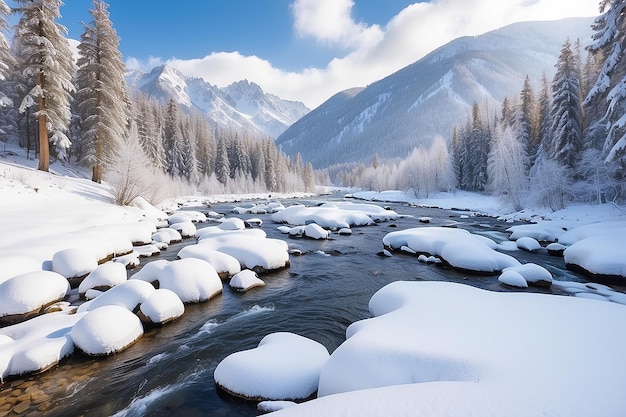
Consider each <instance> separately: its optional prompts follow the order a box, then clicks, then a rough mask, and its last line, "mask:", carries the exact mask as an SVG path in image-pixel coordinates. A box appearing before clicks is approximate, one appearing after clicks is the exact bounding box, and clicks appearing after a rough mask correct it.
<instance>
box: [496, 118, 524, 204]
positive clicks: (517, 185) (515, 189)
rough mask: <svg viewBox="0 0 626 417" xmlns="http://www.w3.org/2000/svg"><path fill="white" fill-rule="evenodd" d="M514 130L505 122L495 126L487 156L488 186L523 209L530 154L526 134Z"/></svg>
mask: <svg viewBox="0 0 626 417" xmlns="http://www.w3.org/2000/svg"><path fill="white" fill-rule="evenodd" d="M512 130H513V128H512V127H510V126H509V127H505V125H502V124H501V125H500V126H499V127H498V128H496V130H495V134H494V136H493V141H492V144H491V149H490V152H489V160H488V167H489V189H490V191H491V192H492V193H493V194H496V195H502V196H504V197H505V198H506V200H507V201H509V202H510V203H511V204H512V205H513V208H514V209H515V210H521V209H522V208H523V205H522V198H523V196H524V194H525V192H526V191H528V186H527V184H528V176H527V174H526V172H527V167H526V164H525V161H526V159H527V156H526V149H525V146H524V143H523V142H522V140H524V135H523V134H520V133H519V132H516V133H514V132H513V131H512Z"/></svg>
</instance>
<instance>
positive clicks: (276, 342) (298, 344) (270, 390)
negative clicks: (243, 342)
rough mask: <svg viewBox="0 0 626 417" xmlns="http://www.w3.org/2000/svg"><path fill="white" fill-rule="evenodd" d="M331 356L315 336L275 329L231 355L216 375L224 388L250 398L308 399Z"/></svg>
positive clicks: (234, 393)
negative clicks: (250, 345)
mask: <svg viewBox="0 0 626 417" xmlns="http://www.w3.org/2000/svg"><path fill="white" fill-rule="evenodd" d="M328 358H329V354H328V350H327V349H326V348H325V347H324V346H323V345H322V344H320V343H318V342H316V341H314V340H311V339H308V338H305V337H303V336H300V335H297V334H294V333H287V332H279V333H272V334H269V335H267V336H265V337H264V338H263V339H262V340H261V342H260V343H259V345H258V346H257V347H256V348H254V349H249V350H244V351H241V352H236V353H233V354H231V355H229V356H227V357H226V358H225V359H223V360H222V361H221V362H220V363H219V364H218V365H217V368H215V372H214V374H213V375H214V378H215V382H216V384H217V385H218V386H219V387H220V388H221V389H223V390H225V391H227V392H229V393H231V394H233V395H236V396H239V397H243V398H246V399H256V400H298V399H306V398H309V397H310V396H311V395H313V394H314V393H315V391H316V390H317V386H318V382H319V376H320V371H321V369H322V366H323V365H324V364H325V363H326V361H327V360H328Z"/></svg>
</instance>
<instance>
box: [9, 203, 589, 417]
mask: <svg viewBox="0 0 626 417" xmlns="http://www.w3.org/2000/svg"><path fill="white" fill-rule="evenodd" d="M291 203H292V202H291V201H286V202H285V205H289V204H291ZM306 203H309V204H310V203H312V202H311V201H307V202H306ZM384 205H385V206H387V205H388V206H390V208H391V209H393V210H394V211H396V212H397V213H398V214H400V215H401V216H400V218H398V219H397V220H396V221H391V222H383V223H378V224H376V225H374V226H368V227H360V228H354V229H353V234H352V235H349V236H340V235H337V234H333V235H332V237H331V238H330V239H328V240H321V241H317V240H309V239H302V238H289V237H287V236H286V235H283V234H281V233H280V232H279V231H278V230H277V226H278V225H277V224H274V223H272V222H271V216H270V215H242V216H238V217H240V218H242V219H247V218H250V217H255V218H260V219H262V220H263V225H262V226H261V227H262V228H263V229H264V230H265V231H266V232H267V234H268V236H269V237H273V238H279V239H283V240H286V241H287V242H288V243H289V247H290V248H291V249H299V250H300V251H301V252H302V255H291V257H290V260H291V266H290V267H289V268H287V269H284V270H280V271H277V272H273V273H270V274H267V275H263V276H262V277H261V278H262V279H263V280H264V281H265V283H266V286H265V287H260V288H255V289H252V290H250V291H248V292H246V293H238V292H234V291H232V290H231V289H230V288H229V287H228V282H227V281H225V282H224V288H223V291H222V294H221V295H219V296H217V297H215V298H213V299H211V300H210V301H208V302H206V303H202V304H196V305H187V306H186V311H185V314H184V316H183V317H182V318H180V319H179V320H177V321H175V322H173V323H170V324H167V325H165V326H164V327H162V328H159V329H154V330H150V331H148V332H147V333H146V334H145V335H144V336H143V337H142V338H141V339H140V340H139V341H138V342H137V343H135V344H134V345H133V346H131V347H130V348H128V349H127V350H125V351H124V352H122V353H120V354H117V355H115V356H111V357H106V358H90V357H87V356H83V355H77V354H75V355H73V356H72V357H70V358H68V359H65V360H63V361H62V362H61V364H60V365H59V366H57V367H55V368H54V369H51V370H49V371H46V372H45V373H42V374H40V375H33V376H29V377H26V378H19V379H12V380H9V381H6V382H5V383H4V384H3V385H2V386H1V387H2V391H1V392H0V416H1V415H4V414H2V410H3V404H6V403H7V401H8V400H7V399H9V398H19V396H20V395H27V394H28V395H29V397H28V398H29V401H30V403H29V408H28V409H27V412H28V415H46V416H79V415H85V416H111V415H119V416H180V415H184V416H186V417H193V416H256V415H258V414H259V413H258V411H257V410H256V403H253V402H248V401H243V400H238V399H234V398H232V397H230V396H228V395H226V394H223V393H221V392H219V391H218V390H217V389H216V387H215V384H214V382H213V371H214V369H215V367H216V366H217V364H218V363H219V362H220V361H221V360H222V359H224V358H225V357H226V356H228V355H229V354H231V353H233V352H236V351H240V350H244V349H250V348H254V347H256V346H257V344H258V343H259V341H260V340H261V339H262V338H263V337H264V336H265V335H267V334H269V333H272V332H279V331H288V332H293V333H297V334H300V335H302V336H305V337H308V338H311V339H314V340H316V341H318V342H320V343H322V344H323V345H324V346H326V348H327V349H328V350H329V352H331V353H332V352H333V351H334V350H335V349H336V348H337V347H338V346H339V345H340V344H341V343H342V342H343V341H344V339H345V329H346V327H347V326H348V325H349V324H351V323H353V322H355V321H357V320H360V319H363V318H367V317H369V316H370V314H369V312H368V308H367V306H368V301H369V299H370V297H371V296H372V295H373V294H374V293H375V292H376V291H377V290H378V289H380V288H382V287H383V286H384V285H386V284H388V283H390V282H393V281H397V280H438V281H451V282H462V283H466V284H469V285H473V286H476V287H480V288H484V289H489V290H494V291H511V290H510V289H506V288H504V287H503V286H501V285H500V284H499V283H498V281H497V276H480V275H468V274H462V273H459V272H456V271H454V270H452V269H451V268H448V267H439V266H434V265H427V264H425V263H420V262H418V261H417V258H416V257H414V256H410V255H406V254H394V256H392V257H383V256H378V255H377V253H378V252H380V251H381V250H382V239H383V237H384V236H385V235H386V234H387V233H389V232H392V231H395V230H403V229H407V228H411V227H418V226H427V225H425V224H424V223H421V222H420V221H419V219H420V218H422V217H429V218H430V219H431V222H430V224H429V225H430V226H440V225H446V226H456V227H463V228H466V229H468V230H470V231H472V232H474V233H481V234H485V235H488V236H490V237H491V238H494V239H496V240H497V239H506V238H507V236H508V234H507V233H506V232H505V230H506V228H508V227H509V226H511V224H510V223H503V222H499V221H497V220H496V219H492V218H488V217H474V216H471V215H469V216H468V214H469V213H467V212H463V211H453V210H440V209H429V208H416V207H410V206H408V205H405V204H384ZM234 206H235V204H219V205H215V206H214V207H212V208H211V210H212V211H216V212H219V213H224V214H226V215H227V216H233V215H232V214H231V210H232V208H233V207H234ZM212 224H214V223H210V222H207V223H203V224H199V225H198V227H203V226H207V225H212ZM192 243H195V241H194V239H187V240H185V241H183V242H182V243H179V244H173V245H171V246H170V247H169V248H168V249H167V250H166V251H164V252H163V253H162V254H161V255H159V256H156V257H152V258H147V259H144V260H143V263H146V262H150V261H152V260H156V259H163V258H164V259H170V260H172V259H175V258H176V253H177V252H178V251H179V250H180V248H182V247H183V246H184V245H187V244H192ZM511 254H512V255H514V256H515V257H517V258H518V259H520V260H521V261H522V262H535V263H538V264H540V265H543V266H545V267H547V268H548V269H549V270H550V271H551V272H552V274H553V275H554V278H555V279H557V280H570V281H581V280H582V278H581V276H579V275H577V274H576V273H574V272H571V271H568V270H567V269H565V267H564V264H563V260H562V258H556V257H551V256H548V255H547V254H545V252H542V253H533V254H530V253H526V252H522V251H516V252H513V253H511ZM530 291H537V292H548V293H550V292H552V291H551V290H549V289H547V290H546V289H530ZM2 398H4V399H5V400H4V402H3V400H2ZM4 407H5V408H6V406H4Z"/></svg>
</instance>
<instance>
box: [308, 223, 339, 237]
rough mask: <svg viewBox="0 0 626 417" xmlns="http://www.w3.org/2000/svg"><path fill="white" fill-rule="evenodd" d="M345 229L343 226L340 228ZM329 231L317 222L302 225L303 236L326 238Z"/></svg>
mask: <svg viewBox="0 0 626 417" xmlns="http://www.w3.org/2000/svg"><path fill="white" fill-rule="evenodd" d="M344 229H346V228H345V227H344V228H342V229H341V230H344ZM328 235H329V232H328V230H326V229H324V228H323V227H322V226H320V225H319V224H317V223H311V224H307V225H306V226H305V227H304V236H306V237H308V238H311V239H328Z"/></svg>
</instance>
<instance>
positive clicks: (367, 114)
mask: <svg viewBox="0 0 626 417" xmlns="http://www.w3.org/2000/svg"><path fill="white" fill-rule="evenodd" d="M592 21H593V19H592V18H573V19H565V20H561V21H557V22H524V23H516V24H513V25H510V26H507V27H504V28H501V29H499V30H496V31H493V32H489V33H486V34H484V35H481V36H477V37H463V38H459V39H456V40H454V41H452V42H450V43H448V44H447V45H444V46H443V47H441V48H439V49H437V50H435V51H433V52H431V53H430V54H429V55H427V56H426V57H424V58H423V59H421V60H419V61H417V62H415V63H413V64H411V65H409V66H407V67H405V68H403V69H401V70H400V71H397V72H396V73H394V74H392V75H390V76H388V77H386V78H384V79H382V80H380V81H378V82H375V83H373V84H371V85H369V86H368V87H367V88H365V89H362V90H358V89H353V90H350V91H347V92H345V93H342V94H340V95H336V96H335V97H333V98H331V99H329V100H328V101H327V102H325V103H324V104H322V105H321V106H319V107H318V108H317V109H315V110H314V111H312V112H310V113H309V114H308V115H306V116H305V117H303V118H302V119H300V120H299V121H298V122H296V123H295V124H293V125H292V126H291V127H290V128H289V129H287V130H286V131H285V132H284V133H283V134H282V135H280V136H279V137H278V138H277V140H276V144H277V145H278V146H280V148H281V149H282V150H283V151H284V152H285V153H287V154H288V155H292V156H293V155H295V154H296V153H297V152H300V153H301V154H302V157H303V158H304V159H305V160H307V161H311V163H312V164H313V166H314V167H315V168H324V167H327V166H330V165H333V164H338V163H343V162H364V163H366V164H368V163H370V161H371V159H372V157H373V156H374V155H375V154H378V155H379V156H380V157H382V158H384V159H387V158H395V157H402V158H404V157H406V156H407V155H408V154H409V153H410V152H411V150H412V149H413V148H414V147H416V146H419V145H422V144H424V145H426V146H428V145H430V143H431V141H432V139H433V138H434V137H435V136H436V135H441V136H443V137H444V138H445V139H449V138H450V136H451V131H452V127H453V126H459V125H461V124H463V123H464V122H465V120H467V117H468V114H469V111H470V109H471V106H472V104H473V102H474V101H476V102H477V103H479V104H481V105H483V104H484V103H485V102H489V103H490V107H491V108H495V106H496V105H498V106H499V105H500V103H501V101H502V100H503V99H504V97H505V96H509V97H514V96H517V95H519V92H520V91H521V87H522V85H523V81H524V78H525V77H526V75H528V76H529V77H530V80H531V82H532V83H533V84H534V85H535V86H538V85H539V81H540V79H541V77H542V74H543V73H544V72H545V73H546V75H547V76H548V79H551V77H552V74H553V73H554V65H555V63H556V61H557V58H558V55H559V52H560V49H561V47H562V45H563V43H564V42H565V39H566V38H567V37H568V36H569V38H570V39H571V40H572V41H574V40H576V39H577V38H578V39H580V41H581V44H582V45H585V44H587V43H589V41H590V39H591V34H592V30H591V23H592ZM339 98H341V100H340V101H341V103H339V104H338V100H339Z"/></svg>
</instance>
